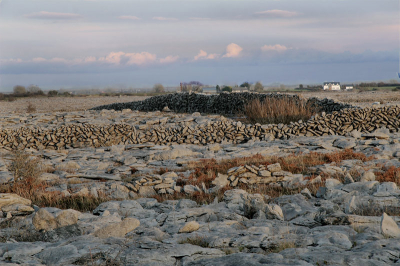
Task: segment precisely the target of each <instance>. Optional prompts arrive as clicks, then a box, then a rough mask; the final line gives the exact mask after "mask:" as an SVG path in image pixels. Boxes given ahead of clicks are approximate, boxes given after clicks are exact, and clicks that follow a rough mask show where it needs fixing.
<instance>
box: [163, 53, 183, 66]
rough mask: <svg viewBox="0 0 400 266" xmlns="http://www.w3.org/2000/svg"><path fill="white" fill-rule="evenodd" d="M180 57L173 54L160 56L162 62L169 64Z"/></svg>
mask: <svg viewBox="0 0 400 266" xmlns="http://www.w3.org/2000/svg"><path fill="white" fill-rule="evenodd" d="M178 59H179V56H172V55H169V56H167V57H165V58H160V63H162V64H167V63H174V62H176V61H177V60H178Z"/></svg>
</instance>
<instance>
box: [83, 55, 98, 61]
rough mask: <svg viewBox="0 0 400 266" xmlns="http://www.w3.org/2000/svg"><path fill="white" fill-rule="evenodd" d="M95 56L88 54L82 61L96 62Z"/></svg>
mask: <svg viewBox="0 0 400 266" xmlns="http://www.w3.org/2000/svg"><path fill="white" fill-rule="evenodd" d="M96 60H97V59H96V57H94V56H88V57H86V58H85V59H84V60H83V61H84V62H85V63H93V62H96Z"/></svg>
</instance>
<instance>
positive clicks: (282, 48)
mask: <svg viewBox="0 0 400 266" xmlns="http://www.w3.org/2000/svg"><path fill="white" fill-rule="evenodd" d="M261 50H262V51H263V52H269V51H275V52H284V51H286V50H288V48H287V47H286V46H284V45H280V44H275V45H264V46H263V47H261Z"/></svg>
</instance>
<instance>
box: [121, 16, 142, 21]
mask: <svg viewBox="0 0 400 266" xmlns="http://www.w3.org/2000/svg"><path fill="white" fill-rule="evenodd" d="M118 18H119V19H123V20H140V18H138V17H137V16H119V17H118Z"/></svg>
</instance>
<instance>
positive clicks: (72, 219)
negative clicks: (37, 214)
mask: <svg viewBox="0 0 400 266" xmlns="http://www.w3.org/2000/svg"><path fill="white" fill-rule="evenodd" d="M79 214H80V213H79V212H78V211H75V210H71V209H69V210H64V211H62V212H61V213H60V214H58V215H57V217H56V219H55V220H56V223H57V227H63V226H67V225H72V224H76V223H77V222H78V218H79Z"/></svg>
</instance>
